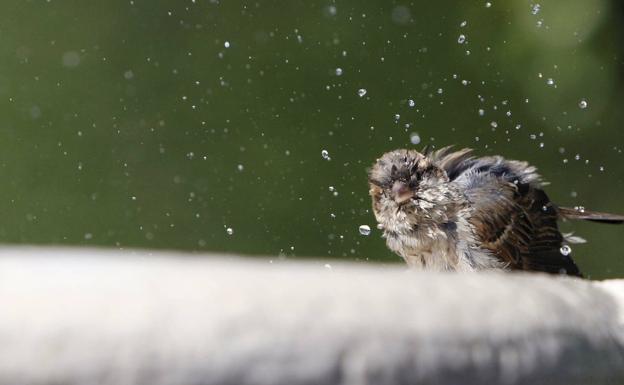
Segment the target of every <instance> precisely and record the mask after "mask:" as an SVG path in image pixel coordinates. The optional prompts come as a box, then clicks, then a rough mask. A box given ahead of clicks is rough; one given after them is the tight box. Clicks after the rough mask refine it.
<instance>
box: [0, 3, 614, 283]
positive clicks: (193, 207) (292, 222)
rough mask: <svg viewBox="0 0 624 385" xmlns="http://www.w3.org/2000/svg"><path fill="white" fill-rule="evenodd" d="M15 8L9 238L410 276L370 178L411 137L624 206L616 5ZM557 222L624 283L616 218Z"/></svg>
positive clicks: (4, 32) (6, 200)
mask: <svg viewBox="0 0 624 385" xmlns="http://www.w3.org/2000/svg"><path fill="white" fill-rule="evenodd" d="M4 4H5V6H4V7H3V8H4V11H3V15H2V16H0V20H1V23H0V42H1V47H2V49H1V52H2V71H0V100H1V101H2V103H1V104H0V106H1V116H2V119H1V120H0V122H1V127H0V173H1V174H0V175H2V178H3V180H4V183H3V184H2V188H1V189H0V198H1V199H0V210H1V212H2V221H0V241H2V242H3V243H5V244H55V245H56V244H62V245H89V246H110V247H121V248H132V247H141V248H157V249H180V250H187V251H197V252H207V251H225V252H232V253H245V254H265V255H266V254H268V255H274V256H277V255H279V256H281V257H283V258H301V257H311V256H315V257H323V258H338V259H349V260H360V261H367V260H370V261H383V262H399V259H398V257H396V256H395V255H393V254H392V253H390V252H389V251H388V250H387V249H386V248H385V244H384V241H383V239H381V237H380V233H379V231H378V230H376V229H375V228H374V218H373V216H372V214H371V212H370V209H369V205H370V203H369V198H368V195H367V183H366V173H365V170H366V168H367V167H368V166H369V165H370V164H372V162H373V161H374V160H375V158H376V157H377V156H379V155H380V154H381V153H383V152H384V151H387V150H390V149H394V148H398V147H407V146H413V144H412V143H411V142H412V141H413V142H420V143H419V144H418V147H421V146H422V145H425V144H430V145H434V146H438V147H439V146H443V145H447V144H457V145H459V146H470V147H474V148H475V149H477V150H478V153H479V154H483V155H485V154H501V155H505V156H507V157H511V158H518V159H525V160H529V161H530V162H532V163H533V164H535V165H536V166H538V167H539V169H540V170H541V172H542V174H543V175H544V176H545V178H546V179H547V180H549V181H550V182H551V185H550V186H549V188H548V192H549V194H550V196H551V198H552V199H553V200H555V201H556V202H559V203H560V204H563V205H569V206H575V205H583V206H585V207H587V208H591V209H596V210H603V211H614V212H620V213H624V203H622V196H621V192H622V191H623V189H624V178H623V177H624V164H623V163H622V162H623V160H624V155H623V154H622V148H623V147H624V143H623V140H624V134H623V133H622V128H621V124H620V122H621V121H622V118H624V106H623V102H624V82H623V79H622V74H624V62H623V59H624V55H623V54H624V44H622V41H624V27H623V25H624V24H623V22H624V5H623V3H622V2H621V1H619V0H612V1H608V0H593V1H587V0H558V1H540V2H539V4H536V3H534V2H531V1H524V0H517V1H502V0H498V1H496V0H494V1H491V2H486V1H462V0H455V1H450V0H444V1H436V2H433V1H413V2H397V1H382V0H379V1H372V0H367V1H363V0H346V1H335V2H333V1H330V0H326V1H318V0H306V1H295V0H289V1H267V0H261V1H257V2H242V1H225V0H223V1H216V0H212V1H210V0H179V1H152V0H134V1H128V0H125V1H116V0H111V1H102V2H88V5H87V3H85V2H84V1H78V0H48V1H45V0H36V1H35V0H30V1H28V0H26V1H25V0H19V1H17V0H9V1H6V2H5V3H4ZM360 89H364V90H366V94H365V95H364V96H359V95H358V90H360ZM410 100H412V101H413V102H410ZM583 101H585V102H586V103H587V107H586V108H582V107H583V106H582V102H583ZM322 150H326V151H328V152H329V157H331V160H327V159H324V158H323V157H322V156H321V151H322ZM332 190H333V191H332ZM362 224H367V225H370V226H371V228H373V231H372V233H371V234H370V235H369V236H363V235H360V234H359V232H358V227H359V226H360V225H362ZM227 228H231V230H232V231H231V232H232V234H228V231H226V229H227ZM564 228H565V230H574V231H575V233H576V234H577V235H581V236H583V237H585V238H587V239H588V241H589V243H588V244H586V245H579V246H575V247H574V252H575V255H576V259H577V260H578V263H579V265H580V266H581V268H582V269H583V270H584V271H585V272H586V273H587V274H588V275H590V276H592V277H594V278H606V277H616V276H623V275H624V253H623V252H622V250H621V249H620V247H619V244H618V243H617V240H618V239H623V238H624V226H607V225H599V224H589V223H573V224H571V223H568V224H564Z"/></svg>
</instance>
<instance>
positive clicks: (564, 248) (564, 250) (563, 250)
mask: <svg viewBox="0 0 624 385" xmlns="http://www.w3.org/2000/svg"><path fill="white" fill-rule="evenodd" d="M559 252H560V253H561V255H565V256H566V257H567V256H568V255H570V254H571V253H572V248H571V247H570V246H568V245H563V246H561V248H560V249H559Z"/></svg>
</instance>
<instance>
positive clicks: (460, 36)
mask: <svg viewBox="0 0 624 385" xmlns="http://www.w3.org/2000/svg"><path fill="white" fill-rule="evenodd" d="M465 41H466V35H464V34H461V35H459V37H458V38H457V42H458V43H459V44H464V42H465Z"/></svg>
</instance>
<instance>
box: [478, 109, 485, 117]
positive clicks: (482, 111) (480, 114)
mask: <svg viewBox="0 0 624 385" xmlns="http://www.w3.org/2000/svg"><path fill="white" fill-rule="evenodd" d="M483 115H485V111H484V110H483V108H479V116H483Z"/></svg>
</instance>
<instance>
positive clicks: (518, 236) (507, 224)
mask: <svg viewBox="0 0 624 385" xmlns="http://www.w3.org/2000/svg"><path fill="white" fill-rule="evenodd" d="M368 180H369V184H370V195H371V197H372V200H373V212H374V213H375V218H376V219H377V222H378V223H379V227H380V228H381V229H383V236H384V237H385V238H386V243H387V245H388V247H389V248H390V250H392V251H394V252H395V253H397V254H399V255H400V256H401V257H403V259H404V260H405V262H407V264H408V265H409V266H410V267H414V268H419V269H427V270H438V271H477V270H487V269H504V270H511V269H513V270H533V271H542V272H547V273H554V274H568V275H573V276H579V277H580V276H582V275H581V272H580V271H579V269H578V267H577V266H576V264H575V263H574V261H573V260H572V258H571V256H570V248H569V247H568V246H567V245H564V240H566V241H568V242H569V243H574V241H578V238H576V237H570V236H564V235H562V234H561V232H560V231H559V229H558V227H557V220H558V219H563V218H565V219H585V220H589V221H595V222H604V223H623V222H624V216H622V215H615V214H607V213H599V212H594V211H588V210H584V209H571V208H566V207H559V206H557V205H555V204H554V203H552V202H551V201H550V199H548V196H547V195H546V193H545V192H544V191H543V190H542V188H543V186H544V183H543V182H542V179H541V177H540V175H539V174H537V172H536V169H535V167H533V166H530V165H529V164H528V163H526V162H520V161H516V160H507V159H504V158H503V157H500V156H488V157H481V158H479V157H475V156H474V155H473V152H472V150H470V149H462V150H459V151H453V150H452V148H451V147H445V148H442V149H440V150H437V151H431V150H428V149H426V150H425V151H423V153H419V152H417V151H414V150H395V151H391V152H388V153H386V154H384V155H383V156H382V157H381V158H379V159H377V162H376V163H375V164H374V165H373V167H372V168H371V169H370V170H369V178H368ZM575 238H576V239H575Z"/></svg>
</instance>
